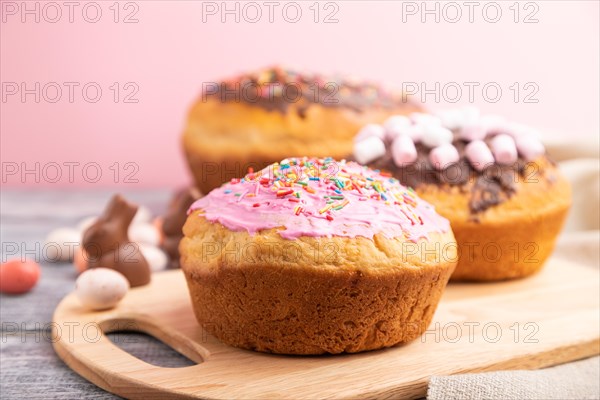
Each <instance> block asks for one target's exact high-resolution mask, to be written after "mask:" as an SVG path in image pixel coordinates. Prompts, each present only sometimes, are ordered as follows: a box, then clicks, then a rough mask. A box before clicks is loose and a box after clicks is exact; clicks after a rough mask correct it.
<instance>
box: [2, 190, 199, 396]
mask: <svg viewBox="0 0 600 400" xmlns="http://www.w3.org/2000/svg"><path fill="white" fill-rule="evenodd" d="M113 193H114V192H113V191H110V190H105V191H103V190H95V191H87V192H82V191H61V190H53V191H48V190H43V191H31V190H28V191H21V190H5V189H3V190H2V193H1V194H0V218H1V230H0V239H1V240H0V241H1V243H2V261H5V260H6V259H10V258H13V257H18V256H19V255H21V254H26V255H27V256H28V257H36V255H39V254H40V253H41V249H43V246H44V238H45V236H46V234H47V233H48V232H49V231H50V230H52V229H54V228H58V227H62V226H74V225H75V224H76V223H77V221H79V220H81V219H82V218H84V217H86V216H89V215H97V214H99V213H100V212H101V210H102V209H103V207H104V205H105V204H106V202H107V200H108V199H109V197H110V196H111V195H112V194H113ZM121 193H123V194H124V195H125V196H126V198H128V199H130V200H131V201H133V202H137V203H138V204H144V205H146V206H148V207H149V208H150V209H151V210H152V211H153V212H154V213H155V214H159V213H162V211H163V210H164V208H165V206H166V204H167V202H168V200H169V199H170V197H171V191H170V190H163V191H158V190H146V191H121ZM15 245H16V246H17V249H18V250H17V251H18V253H19V254H17V255H11V254H10V253H13V252H14V249H15V247H14V246H15ZM36 246H37V247H36ZM38 261H40V264H41V267H42V274H41V277H40V280H39V282H38V284H37V286H36V287H35V288H34V289H33V291H31V292H29V293H27V294H25V295H21V296H7V295H0V321H1V341H0V398H1V399H18V398H28V399H58V398H61V399H65V398H67V399H75V398H76V399H92V398H93V399H112V398H117V397H116V396H114V395H112V394H110V393H107V392H105V391H104V390H102V389H100V388H98V387H96V386H95V385H94V384H92V383H90V382H88V381H86V380H85V379H84V378H82V377H80V376H79V375H77V374H76V373H75V372H73V371H71V370H70V369H69V367H67V366H66V365H65V364H64V363H63V362H62V361H61V360H60V358H58V356H57V355H56V354H55V353H54V350H53V349H52V343H51V338H50V322H51V320H52V313H53V311H54V308H55V307H56V305H57V304H58V302H59V301H60V300H61V299H62V298H63V297H64V296H65V295H66V294H67V293H69V292H71V291H72V290H73V288H74V285H75V279H76V273H75V269H74V267H73V265H71V264H70V263H48V262H43V260H41V259H39V258H38ZM111 338H112V339H113V341H114V342H115V343H116V344H117V345H119V346H121V347H123V348H124V349H125V350H127V351H128V352H130V353H131V354H133V355H134V356H136V357H138V358H140V359H142V360H144V361H146V362H149V363H152V364H156V365H161V366H165V367H181V366H187V365H191V364H192V362H191V361H189V360H187V359H186V358H185V357H183V356H181V355H180V354H179V353H177V352H175V351H173V350H172V349H171V348H169V347H167V346H165V345H164V344H162V343H160V342H158V341H157V340H155V339H153V338H151V337H149V336H146V335H141V334H135V333H128V334H123V333H118V334H114V335H112V337H111Z"/></svg>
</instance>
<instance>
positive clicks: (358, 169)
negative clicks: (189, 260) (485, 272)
mask: <svg viewBox="0 0 600 400" xmlns="http://www.w3.org/2000/svg"><path fill="white" fill-rule="evenodd" d="M250 195H252V196H250ZM197 209H202V210H203V211H204V217H205V218H207V219H208V220H209V221H211V222H219V223H221V224H222V225H224V226H225V227H227V228H228V229H231V230H235V231H239V230H246V231H248V232H249V233H251V234H255V233H257V232H259V231H260V230H264V229H273V228H280V230H279V234H280V235H281V236H282V237H283V238H285V239H295V238H298V237H300V236H312V237H321V236H326V237H331V236H343V237H356V236H363V237H367V238H372V237H373V236H374V235H375V234H378V233H382V234H384V235H385V236H386V237H388V238H395V237H406V238H408V239H410V240H413V241H417V240H418V239H420V238H424V237H425V238H426V237H427V234H428V233H430V232H446V231H448V229H449V224H448V221H447V220H446V219H444V218H443V217H441V216H439V215H438V214H437V213H436V212H435V211H434V209H433V207H432V206H431V205H429V204H428V203H426V202H425V201H423V200H421V199H419V198H418V197H417V196H416V194H415V192H414V191H413V190H411V189H407V188H406V187H404V186H402V185H401V184H400V183H399V182H398V180H397V179H395V178H393V177H390V176H386V175H382V174H381V173H380V172H379V171H377V170H371V169H369V168H367V167H363V166H361V165H359V164H357V163H354V162H346V161H335V160H333V159H332V158H325V159H315V158H289V159H285V160H282V161H281V162H279V163H275V164H273V165H271V166H269V167H267V168H265V169H264V170H262V171H260V172H257V173H255V172H254V171H250V172H249V173H248V175H246V176H245V177H244V178H242V179H236V180H235V181H234V180H232V181H231V182H229V183H226V184H224V185H223V186H221V187H220V188H218V189H215V190H213V191H212V192H211V193H209V194H208V195H207V196H205V197H203V198H201V199H200V200H198V201H196V203H194V204H193V205H192V207H191V208H190V212H191V211H194V210H197Z"/></svg>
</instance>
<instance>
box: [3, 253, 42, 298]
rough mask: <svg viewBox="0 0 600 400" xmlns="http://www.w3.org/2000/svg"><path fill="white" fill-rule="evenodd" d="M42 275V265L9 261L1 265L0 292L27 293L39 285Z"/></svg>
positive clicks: (16, 260)
mask: <svg viewBox="0 0 600 400" xmlns="http://www.w3.org/2000/svg"><path fill="white" fill-rule="evenodd" d="M40 273H41V272H40V265H39V264H38V263H36V262H35V261H29V260H27V261H21V260H19V259H15V260H9V261H7V262H5V263H3V264H2V265H0V292H2V293H7V294H23V293H27V292H29V291H30V290H31V289H33V287H34V286H35V285H36V284H37V281H38V279H39V278H40Z"/></svg>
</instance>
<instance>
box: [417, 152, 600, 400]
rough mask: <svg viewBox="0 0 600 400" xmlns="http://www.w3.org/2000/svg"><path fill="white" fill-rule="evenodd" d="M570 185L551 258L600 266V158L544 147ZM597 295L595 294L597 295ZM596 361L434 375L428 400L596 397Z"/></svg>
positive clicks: (599, 363)
mask: <svg viewBox="0 0 600 400" xmlns="http://www.w3.org/2000/svg"><path fill="white" fill-rule="evenodd" d="M546 145H547V148H548V152H549V153H550V154H551V155H552V158H553V159H554V160H556V161H558V162H559V167H560V169H561V171H562V172H563V173H564V174H565V176H566V177H567V178H568V179H569V181H570V182H571V185H572V187H573V206H572V208H571V211H570V212H569V216H568V219H567V222H566V224H565V228H564V230H563V233H562V234H561V236H560V238H559V240H558V243H557V246H556V249H555V252H554V257H565V258H569V260H571V261H576V262H579V263H583V264H587V265H589V266H590V267H591V268H598V267H599V263H600V158H599V145H598V143H597V142H590V143H562V142H560V141H554V142H552V141H550V142H547V143H546ZM599 295H600V294H599ZM598 398H600V357H592V358H588V359H586V360H582V361H577V362H572V363H568V364H564V365H559V366H556V367H552V368H546V369H541V370H538V371H500V372H486V373H479V374H464V375H453V376H434V377H432V378H431V380H430V382H429V389H428V392H427V399H428V400H441V399H461V400H462V399H465V400H483V399H486V400H488V399H490V400H493V399H598Z"/></svg>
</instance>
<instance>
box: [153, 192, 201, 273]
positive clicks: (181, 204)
mask: <svg viewBox="0 0 600 400" xmlns="http://www.w3.org/2000/svg"><path fill="white" fill-rule="evenodd" d="M200 197H202V193H200V191H199V190H198V189H197V188H195V187H191V188H188V189H183V190H180V191H178V192H177V193H176V194H175V197H174V198H173V200H172V201H171V204H170V206H169V210H168V211H167V213H166V214H165V215H164V219H163V225H162V231H163V234H164V240H163V243H162V246H161V247H162V249H163V250H164V251H165V253H167V255H168V256H169V259H170V262H169V266H170V268H179V257H180V255H179V242H180V241H181V239H182V238H183V232H182V230H181V229H182V228H183V224H185V221H186V219H187V211H188V209H189V208H190V206H191V205H192V204H193V203H194V202H195V201H196V200H198V199H199V198H200Z"/></svg>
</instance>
